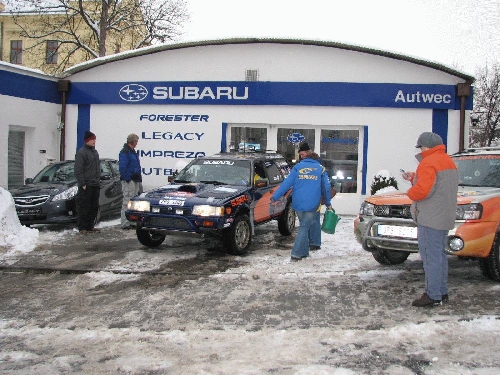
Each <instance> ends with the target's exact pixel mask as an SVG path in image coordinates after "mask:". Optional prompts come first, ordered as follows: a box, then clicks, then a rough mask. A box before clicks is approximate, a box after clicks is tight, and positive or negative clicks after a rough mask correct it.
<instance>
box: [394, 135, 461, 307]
mask: <svg viewBox="0 0 500 375" xmlns="http://www.w3.org/2000/svg"><path fill="white" fill-rule="evenodd" d="M415 147H417V148H419V149H420V151H421V153H419V154H418V155H417V156H416V157H417V160H419V162H420V163H419V165H418V167H417V171H416V173H413V172H405V173H404V174H403V178H404V179H405V180H408V181H410V182H411V183H412V187H411V188H410V189H409V190H408V192H407V194H408V197H409V198H410V199H411V200H412V201H413V203H412V207H411V214H412V217H413V220H414V221H415V223H416V224H417V237H418V250H419V253H420V257H421V258H422V262H423V265H424V273H425V293H424V294H422V296H421V297H420V298H417V299H416V300H414V301H413V303H412V305H413V306H417V307H432V306H436V305H440V304H441V303H442V301H445V302H446V301H447V300H448V257H447V255H446V253H445V245H446V239H447V236H448V231H449V230H450V229H452V228H453V227H454V225H455V216H456V212H457V191H458V171H457V167H456V165H455V163H454V162H453V160H452V159H451V158H450V157H449V156H448V154H446V148H445V145H444V144H443V140H442V139H441V137H440V136H439V135H438V134H436V133H431V132H425V133H422V134H421V135H420V136H419V137H418V140H417V145H416V146H415Z"/></svg>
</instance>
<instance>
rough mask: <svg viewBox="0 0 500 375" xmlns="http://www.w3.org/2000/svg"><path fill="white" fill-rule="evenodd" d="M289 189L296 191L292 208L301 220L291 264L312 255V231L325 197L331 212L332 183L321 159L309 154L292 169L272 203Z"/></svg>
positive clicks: (272, 198) (293, 194) (275, 193)
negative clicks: (310, 252) (310, 239)
mask: <svg viewBox="0 0 500 375" xmlns="http://www.w3.org/2000/svg"><path fill="white" fill-rule="evenodd" d="M290 188H293V189H292V207H293V209H294V210H295V212H296V213H297V216H298V217H299V221H300V227H299V231H298V233H297V236H296V237H295V242H294V244H293V248H292V261H298V260H301V259H302V258H306V257H307V256H309V235H310V230H311V226H313V225H314V221H315V218H316V213H317V212H318V207H319V206H320V202H321V198H322V197H323V198H324V202H326V204H327V209H329V210H331V209H332V206H331V205H330V200H331V196H330V182H329V181H328V175H327V174H326V170H325V168H324V167H323V166H322V165H321V164H320V163H319V161H318V160H315V159H312V158H311V157H310V155H307V156H306V157H305V158H304V159H303V160H302V161H301V162H300V163H298V164H296V165H295V166H294V167H293V168H292V171H291V172H290V174H289V175H288V177H287V178H286V179H285V181H283V182H282V183H281V185H280V186H279V188H278V189H277V190H276V191H275V192H274V194H273V195H272V196H271V201H273V202H274V201H277V200H278V199H279V198H281V197H282V196H283V195H284V194H285V193H286V192H287V191H288V189H290Z"/></svg>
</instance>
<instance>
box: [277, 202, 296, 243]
mask: <svg viewBox="0 0 500 375" xmlns="http://www.w3.org/2000/svg"><path fill="white" fill-rule="evenodd" d="M294 229H295V210H294V209H293V208H292V202H288V203H287V205H286V207H285V209H284V210H283V212H282V213H281V215H280V217H279V218H278V230H279V231H280V233H281V234H282V235H283V236H290V235H291V234H292V233H293V230H294Z"/></svg>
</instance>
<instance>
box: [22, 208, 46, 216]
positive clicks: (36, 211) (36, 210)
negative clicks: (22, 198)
mask: <svg viewBox="0 0 500 375" xmlns="http://www.w3.org/2000/svg"><path fill="white" fill-rule="evenodd" d="M17 213H18V215H40V214H41V213H42V209H41V208H19V209H18V210H17Z"/></svg>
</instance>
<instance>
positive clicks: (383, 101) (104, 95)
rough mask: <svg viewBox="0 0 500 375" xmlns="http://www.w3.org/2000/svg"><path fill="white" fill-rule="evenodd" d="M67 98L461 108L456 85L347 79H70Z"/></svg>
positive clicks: (88, 101)
mask: <svg viewBox="0 0 500 375" xmlns="http://www.w3.org/2000/svg"><path fill="white" fill-rule="evenodd" d="M68 103H69V104H129V105H140V104H202V105H290V106H337V107H388V108H432V109H454V110H458V109H459V108H460V98H459V97H457V96H456V86H454V85H432V84H399V83H349V82H240V81H230V82H227V81H220V82H211V81H206V82H205V81H202V82H198V81H197V82H189V81H183V82H178V81H176V82H73V83H72V86H71V91H70V93H69V96H68ZM466 106H467V109H469V110H470V109H472V96H469V97H468V98H467V103H466Z"/></svg>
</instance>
